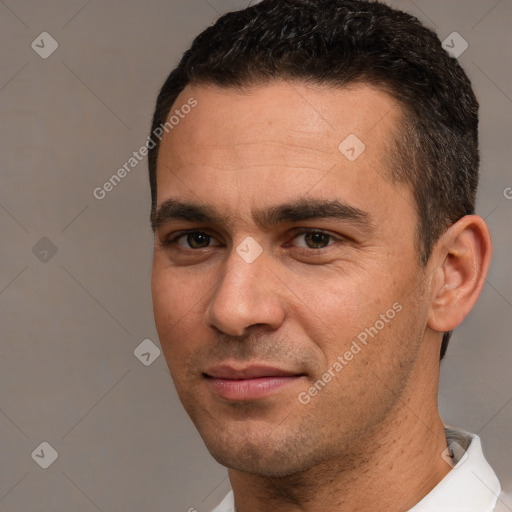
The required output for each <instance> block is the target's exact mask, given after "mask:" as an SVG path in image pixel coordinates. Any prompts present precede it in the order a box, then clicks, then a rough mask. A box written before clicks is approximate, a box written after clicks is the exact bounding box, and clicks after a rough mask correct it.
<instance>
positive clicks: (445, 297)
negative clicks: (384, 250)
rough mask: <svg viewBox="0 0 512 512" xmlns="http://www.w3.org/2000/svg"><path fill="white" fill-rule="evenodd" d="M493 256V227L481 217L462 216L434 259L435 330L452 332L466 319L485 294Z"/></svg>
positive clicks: (432, 311) (432, 322)
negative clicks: (484, 289) (480, 297)
mask: <svg viewBox="0 0 512 512" xmlns="http://www.w3.org/2000/svg"><path fill="white" fill-rule="evenodd" d="M491 255H492V244H491V238H490V235H489V228H488V227H487V224H486V223H485V221H484V219H482V218H481V217H478V216H477V215H466V216H465V217H462V218H461V219H460V220H458V221H457V222H456V223H455V224H453V225H452V226H450V228H448V229H447V231H446V232H445V233H444V234H443V235H442V237H441V238H440V240H439V241H438V243H437V244H436V246H435V248H434V250H433V254H432V258H431V261H432V262H433V264H434V269H433V271H432V280H431V302H430V312H429V319H428V324H427V325H428V326H429V327H430V328H431V329H433V330H434V331H438V332H446V331H451V330H452V329H455V327H457V326H458V325H459V324H460V323H461V322H462V320H464V318H465V317H466V316H467V315H468V313H469V312H470V311H471V308H472V307H473V306H474V305H475V302H476V300H477V299H478V296H479V295H480V292H481V291H482V288H483V286H484V283H485V278H486V276H487V272H488V270H489V265H490V263H491Z"/></svg>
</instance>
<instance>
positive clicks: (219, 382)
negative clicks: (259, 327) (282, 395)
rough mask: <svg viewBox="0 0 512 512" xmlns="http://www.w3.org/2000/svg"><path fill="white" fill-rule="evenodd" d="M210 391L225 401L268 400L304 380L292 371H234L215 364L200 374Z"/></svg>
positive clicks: (266, 368) (261, 367)
mask: <svg viewBox="0 0 512 512" xmlns="http://www.w3.org/2000/svg"><path fill="white" fill-rule="evenodd" d="M204 377H205V379H206V382H207V385H208V386H209V387H210V389H211V391H212V392H213V393H214V394H215V395H217V396H219V397H220V398H223V399H225V400H229V401H250V400H257V399H262V398H265V397H268V396H270V395H272V394H274V393H276V392H277V391H279V390H282V389H283V388H284V387H286V386H288V385H290V384H292V383H294V382H296V381H297V380H299V379H301V378H302V377H304V374H302V373H298V372H296V371H292V370H286V369H282V368H276V367H273V366H265V365H251V366H246V367H243V368H234V367H233V366H229V365H219V366H215V367H212V368H209V369H208V370H207V371H206V372H204Z"/></svg>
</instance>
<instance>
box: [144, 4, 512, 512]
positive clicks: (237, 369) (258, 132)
mask: <svg viewBox="0 0 512 512" xmlns="http://www.w3.org/2000/svg"><path fill="white" fill-rule="evenodd" d="M151 137H152V138H154V139H155V147H153V148H152V149H151V152H150V154H149V166H150V182H151V192H152V211H151V222H152V227H153V229H154V232H155V248H154V261H153V274H152V294H153V305H154V314H155V322H156V327H157V330H158V334H159V338H160V342H161V345H162V349H163V351H164V354H165V357H166V360H167V364H168V366H169V369H170V372H171V375H172V378H173V381H174V384H175V386H176V389H177V392H178V395H179V397H180V400H181V402H182V403H183V406H184V407H185V409H186V411H187V413H188V414H189V416H190V417H191V419H192V421H193V422H194V424H195V426H196V427H197V429H198V431H199V433H200V435H201V436H202V438H203V440H204V442H205V444H206V446H207V448H208V450H209V451H210V453H211V454H212V456H213V457H214V458H215V459H216V460H217V461H218V462H219V463H220V464H223V465H224V466H226V467H227V468H228V474H229V479H230V483H231V486H232V489H233V491H232V492H230V493H229V494H228V495H227V496H226V498H225V499H224V500H223V502H222V503H221V504H220V505H219V506H218V507H217V508H216V509H215V512H227V511H235V510H236V511H238V512H268V511H276V510H279V511H285V512H291V511H299V510H300V511H308V512H311V511H318V510H326V511H327V510H329V511H333V512H347V511H350V512H358V511H373V512H377V511H407V510H412V511H414V512H420V511H421V512H424V511H443V512H454V511H459V512H461V511H464V512H472V511H475V512H476V511H482V512H483V511H490V510H495V507H496V506H498V507H501V506H504V503H503V497H502V498H500V499H498V496H499V495H500V491H501V488H500V483H499V481H498V479H497V477H496V475H495V474H494V472H493V470H492V469H491V467H490V466H489V464H488V463H487V461H486V460H485V458H484V456H483V454H482V448H481V443H480V439H479V437H478V436H476V435H474V434H471V433H468V432H465V431H464V430H462V429H459V428H455V427H448V426H445V425H444V424H443V421H442V419H441V418H440V415H439V412H438V408H437V391H438V380H439V366H440V360H441V359H442V357H443V356H444V353H445V351H446V348H447V344H448V340H449V336H450V332H451V331H452V330H453V329H454V328H455V327H457V326H458V325H459V324H460V323H461V322H462V320H463V319H464V317H465V316H466V315H467V314H468V313H469V311H470V310H471V308H472V307H473V305H474V304H475V302H476V300H477V298H478V295H479V293H480V291H481V289H482V287H483V284H484V282H485V276H486V273H487V270H488V268H489V263H490V259H491V242H490V237H489V231H488V228H487V226H486V224H485V222H484V220H483V219H482V218H480V217H478V216H476V215H474V205H475V194H476V187H477V182H478V164H479V154H478V102H477V100H476V98H475V96H474V93H473V91H472V88H471V84H470V82H469V80H468V78H467V76H466V75H465V73H464V71H463V70H462V69H461V67H460V66H459V64H458V63H457V61H456V60H455V59H454V58H451V57H450V56H449V55H448V54H447V53H446V52H445V51H444V50H443V49H442V47H441V43H440V41H439V39H438V38H437V36H436V35H435V34H434V33H433V32H431V31H430V30H428V29H427V28H425V27H423V26H422V25H421V24H420V23H419V21H418V20H416V19H415V18H413V17H412V16H410V15H408V14H405V13H403V12H400V11H397V10H394V9H391V8H390V7H388V6H386V5H384V4H381V3H376V2H363V1H361V2H359V1H356V0H316V1H315V0H263V1H262V2H261V3H259V4H257V5H254V6H252V7H248V8H246V9H244V10H242V11H238V12H233V13H228V14H226V15H225V16H222V17H221V18H220V19H219V20H218V21H217V23H216V24H215V25H213V26H212V27H210V28H208V29H206V30H205V31H204V32H203V33H202V34H200V35H199V36H198V37H197V38H196V40H195V41H194V43H193V44H192V46H191V48H190V49H189V50H188V51H187V52H186V53H185V54H184V56H183V58H182V60H181V62H180V63H179V65H178V67H177V68H176V69H175V70H174V71H173V72H172V73H171V74H170V76H169V77H168V79H167V81H166V82H165V84H164V86H163V88H162V90H161V92H160V94H159V97H158V100H157V105H156V109H155V114H154V118H153V125H152V134H151ZM504 510H506V508H505V509H504Z"/></svg>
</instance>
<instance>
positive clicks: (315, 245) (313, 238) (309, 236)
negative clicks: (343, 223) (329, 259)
mask: <svg viewBox="0 0 512 512" xmlns="http://www.w3.org/2000/svg"><path fill="white" fill-rule="evenodd" d="M296 238H299V239H300V238H302V239H303V240H304V241H305V242H306V245H299V247H306V248H307V249H323V248H324V247H327V246H329V245H332V243H331V244H329V243H328V242H329V239H332V238H334V237H333V235H330V234H329V233H324V232H323V231H312V230H308V231H303V232H301V233H298V234H297V235H296V236H295V237H294V239H296Z"/></svg>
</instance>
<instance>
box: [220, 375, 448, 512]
mask: <svg viewBox="0 0 512 512" xmlns="http://www.w3.org/2000/svg"><path fill="white" fill-rule="evenodd" d="M417 388H420V386H419V385H418V386H417ZM432 391H433V390H432ZM416 393H422V394H423V395H424V394H425V390H424V389H423V390H421V389H414V386H413V387H412V388H409V393H407V396H403V397H402V398H401V399H400V400H399V401H398V405H397V407H396V408H395V409H394V410H393V411H392V412H391V414H390V415H389V416H388V417H387V418H386V419H385V420H384V421H383V422H381V423H379V424H378V425H377V426H376V428H374V429H373V431H371V432H366V433H364V435H362V436H359V437H358V438H357V439H354V442H353V443H352V444H351V450H350V453H345V454H343V455H341V456H337V457H333V458H332V459H329V460H325V461H324V462H322V463H321V464H318V465H316V466H314V467H311V468H310V469H308V470H306V471H304V472H301V473H296V474H293V475H288V476H285V477H279V478H275V477H268V476H262V475H255V474H249V473H244V472H241V471H237V470H233V469H230V470H229V478H230V481H231V486H232V488H233V492H234V496H235V501H236V506H237V511H238V512H267V511H268V510H279V511H280V512H298V511H301V512H313V511H318V510H330V511H332V512H363V511H368V510H375V511H381V510H397V511H401V512H405V511H407V510H409V509H410V508H412V507H413V506H414V505H416V504H417V503H418V502H419V501H420V500H421V499H422V498H423V497H424V496H426V495H427V494H428V493H429V492H430V491H431V490H432V489H433V488H434V487H435V486H436V485H437V484H438V483H439V482H440V481H441V480H442V479H443V478H444V477H445V476H446V474H447V473H448V472H449V471H450V469H451V468H450V466H448V464H447V463H446V462H445V461H444V459H443V458H442V457H441V454H442V453H443V451H444V450H445V449H446V446H447V444H446V438H445V433H444V425H443V422H442V420H441V418H440V416H439V412H438V410H437V389H436V390H435V393H430V395H431V396H430V397H429V398H430V400H428V399H426V398H425V397H424V396H423V398H424V399H425V400H424V401H423V402H422V401H418V400H417V398H418V395H416ZM415 395H416V396H415Z"/></svg>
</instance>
